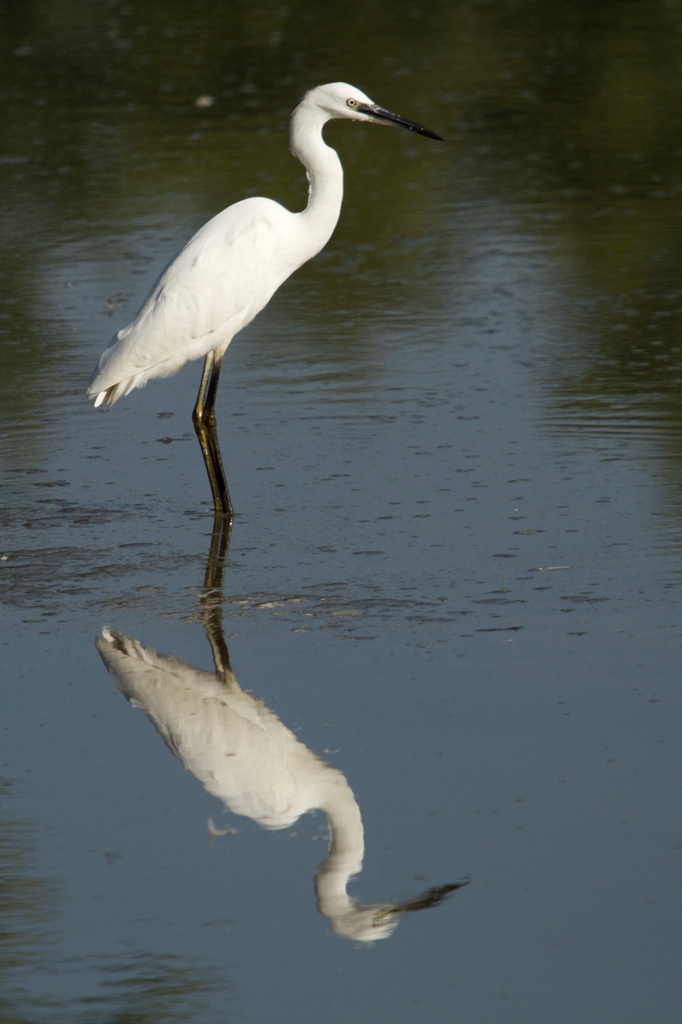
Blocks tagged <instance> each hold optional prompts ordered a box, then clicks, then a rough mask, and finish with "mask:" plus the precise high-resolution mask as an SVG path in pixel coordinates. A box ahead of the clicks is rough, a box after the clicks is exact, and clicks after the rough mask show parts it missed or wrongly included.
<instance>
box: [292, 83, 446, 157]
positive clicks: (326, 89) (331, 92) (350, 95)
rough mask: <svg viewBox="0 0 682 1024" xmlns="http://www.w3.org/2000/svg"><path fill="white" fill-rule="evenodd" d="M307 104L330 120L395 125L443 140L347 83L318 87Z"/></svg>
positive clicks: (307, 100) (311, 92)
mask: <svg viewBox="0 0 682 1024" xmlns="http://www.w3.org/2000/svg"><path fill="white" fill-rule="evenodd" d="M304 103H306V104H308V103H310V104H314V105H315V106H317V107H319V108H320V109H321V110H323V111H324V112H325V113H326V114H327V115H328V117H330V118H335V117H346V118H349V119H350V120H351V121H372V122H373V123H374V124H395V125H399V126H400V127H401V128H407V129H408V130H409V131H411V132H417V133H418V134H419V135H427V136H428V137H429V138H430V139H439V140H440V141H441V142H442V141H443V139H442V138H441V136H440V135H436V133H435V132H432V131H429V129H428V128H423V127H422V125H420V124H417V123H416V121H408V119H407V118H406V117H401V115H400V114H394V113H392V112H391V111H390V110H386V109H385V108H384V107H380V106H378V105H377V104H376V103H374V102H373V101H372V100H371V99H370V98H369V96H366V95H365V93H364V92H363V91H362V90H361V89H356V88H355V87H354V86H352V85H348V83H347V82H330V83H329V85H318V87H317V88H316V89H311V90H310V92H308V93H306V95H305V99H304Z"/></svg>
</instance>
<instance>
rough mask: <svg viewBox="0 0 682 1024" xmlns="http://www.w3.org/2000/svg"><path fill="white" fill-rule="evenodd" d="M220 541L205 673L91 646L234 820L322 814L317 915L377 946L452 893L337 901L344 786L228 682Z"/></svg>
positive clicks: (208, 604) (354, 846)
mask: <svg viewBox="0 0 682 1024" xmlns="http://www.w3.org/2000/svg"><path fill="white" fill-rule="evenodd" d="M228 539H229V537H227V535H226V534H222V535H214V538H213V544H212V547H211V555H210V557H209V564H208V569H207V573H206V588H205V591H204V605H203V617H204V622H205V625H206V630H207V633H208V636H209V640H210V642H211V647H212V649H213V657H214V662H215V672H204V671H202V670H201V669H197V668H193V667H192V666H191V665H187V664H186V663H185V662H184V661H180V660H179V659H178V658H172V657H165V656H164V655H160V654H157V653H156V652H155V651H153V650H151V648H148V647H143V646H142V644H140V643H139V642H138V641H137V640H130V639H128V638H127V637H124V636H118V635H116V634H113V633H111V632H109V631H108V630H105V631H104V633H103V636H102V638H101V639H98V640H97V641H96V644H97V649H98V651H99V653H100V655H101V656H102V660H103V661H104V663H105V665H106V666H107V668H108V670H109V672H110V673H111V676H112V677H113V679H114V682H115V683H116V686H117V687H118V688H119V690H121V692H122V693H124V694H125V696H126V697H127V698H128V700H130V702H131V703H132V704H134V705H135V706H136V707H139V708H142V710H143V711H144V712H145V714H146V715H147V717H148V718H150V719H151V721H152V722H153V723H154V725H155V726H156V728H157V729H158V731H159V732H160V733H161V735H162V737H163V738H164V740H165V741H166V744H167V745H168V747H169V748H170V749H171V751H172V752H173V753H174V754H175V755H176V756H177V757H179V758H180V760H181V761H182V763H183V764H184V766H185V767H186V768H188V769H189V770H190V771H191V772H192V773H193V774H194V775H195V776H196V777H197V778H198V779H199V781H200V782H201V783H202V784H203V785H204V787H205V788H206V789H207V790H208V792H209V793H211V794H212V795H213V796H216V797H218V798H219V799H220V800H222V801H223V802H224V803H225V804H226V805H227V807H228V808H229V809H230V810H231V811H233V812H234V813H235V814H243V815H245V816H246V817H249V818H252V819H253V820H254V821H257V822H258V823H259V824H261V825H263V826H264V827H265V828H271V829H279V828H286V827H288V826H290V825H293V823H294V822H295V821H296V820H297V819H298V818H299V817H300V815H302V814H304V813H305V812H306V811H311V810H315V809H318V808H319V809H321V810H323V811H324V812H325V813H326V815H327V818H328V821H329V829H330V847H329V855H328V856H327V857H326V858H325V860H324V861H323V862H322V864H320V870H319V873H318V875H317V878H316V880H315V887H316V891H317V899H318V906H319V908H320V911H321V912H322V913H323V914H324V915H325V916H326V917H328V918H329V919H330V921H331V923H332V927H333V929H334V931H335V932H337V933H338V934H339V935H345V936H347V937H349V938H354V939H358V940H360V941H362V942H369V941H373V940H375V939H381V938H386V936H388V935H390V934H391V932H392V931H393V930H394V928H395V927H396V925H397V923H398V921H399V918H400V915H401V914H402V913H403V912H405V911H410V910H420V909H423V908H425V907H429V906H433V905H435V904H437V903H439V902H440V901H441V900H442V899H443V898H444V897H445V896H446V895H447V893H449V892H451V891H452V890H454V889H456V888H458V886H457V885H445V886H441V887H439V888H435V889H429V890H427V892H425V893H422V894H421V895H420V896H418V897H415V898H414V899H411V900H405V901H403V902H398V903H382V904H375V905H367V904H364V905H363V904H361V903H359V902H357V901H356V900H354V899H353V898H352V897H350V896H349V895H348V893H347V892H346V887H347V884H348V881H349V879H350V878H351V877H352V876H353V875H355V874H357V873H358V872H359V871H360V869H361V867H362V858H363V855H364V849H365V847H364V833H363V827H362V818H361V816H360V808H359V807H358V804H357V801H356V799H355V797H354V795H353V792H352V790H351V788H350V786H349V785H348V782H347V781H346V779H345V776H344V775H343V774H342V773H341V772H340V771H338V770H337V769H336V768H331V767H330V766H329V765H328V764H326V763H325V762H324V761H323V760H322V759H321V758H320V757H318V756H317V755H316V754H313V752H312V751H311V750H309V749H308V748H307V747H306V746H305V745H304V744H303V743H301V742H300V740H298V739H297V738H296V737H295V736H294V734H293V733H292V732H291V730H289V729H287V727H286V726H285V725H284V724H283V723H282V722H281V721H280V720H279V718H278V717H277V715H275V714H274V712H272V711H270V709H269V708H267V707H266V706H265V704H263V702H262V701H260V700H257V699H256V698H255V697H253V696H252V695H251V694H249V693H246V692H245V691H244V690H242V688H241V687H240V686H239V683H238V682H237V680H236V679H235V676H234V673H233V672H232V669H231V667H230V662H229V655H228V650H227V645H226V643H225V639H224V636H223V632H222V628H221V624H220V607H219V600H218V598H219V593H220V584H221V582H222V572H223V569H224V557H225V553H226V546H227V541H228ZM214 831H217V830H215V829H214ZM460 884H461V883H460Z"/></svg>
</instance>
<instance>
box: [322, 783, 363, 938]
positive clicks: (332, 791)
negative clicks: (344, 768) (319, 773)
mask: <svg viewBox="0 0 682 1024" xmlns="http://www.w3.org/2000/svg"><path fill="white" fill-rule="evenodd" d="M330 782H331V783H332V785H331V786H329V783H330ZM327 785H328V786H329V789H328V792H327V794H326V795H325V796H326V798H325V800H324V801H323V802H321V804H320V806H321V807H322V809H323V810H324V811H325V812H326V815H327V818H328V820H329V829H330V832H331V843H330V847H329V855H328V856H327V857H325V859H324V860H323V861H322V863H321V864H320V870H319V873H318V875H317V878H316V879H315V889H316V890H317V898H318V903H319V908H320V911H321V912H322V913H323V914H324V915H325V917H331V918H335V917H338V916H340V915H343V914H344V913H345V912H347V911H348V910H350V909H351V908H352V906H353V903H352V901H351V898H350V897H349V896H348V894H347V892H346V885H347V884H348V880H349V879H350V878H352V877H353V875H356V874H357V873H358V872H359V871H360V869H361V868H362V858H363V856H364V853H365V841H364V832H363V828H362V818H361V817H360V808H359V807H358V805H357V801H356V799H355V797H354V796H353V791H352V790H351V788H350V786H349V785H348V783H347V782H346V780H345V778H344V777H343V775H341V773H340V772H338V773H337V772H334V776H333V777H332V776H329V777H328V779H327Z"/></svg>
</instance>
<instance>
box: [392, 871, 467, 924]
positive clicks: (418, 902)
mask: <svg viewBox="0 0 682 1024" xmlns="http://www.w3.org/2000/svg"><path fill="white" fill-rule="evenodd" d="M468 884H469V879H468V878H467V879H465V880H464V881H462V882H455V884H454V885H438V886H435V887H434V888H433V889H426V891H425V892H422V893H420V894H419V896H412V897H411V898H410V899H408V900H402V901H401V902H400V903H394V904H393V905H392V906H391V907H389V908H387V909H386V910H384V911H383V913H381V914H378V915H377V916H376V918H375V922H376V924H380V923H383V922H384V921H385V920H386V918H387V917H389V916H390V915H391V914H405V913H407V912H408V911H410V910H428V908H429V907H436V906H437V905H438V904H439V903H442V901H443V900H444V899H445V898H446V896H449V895H450V893H451V892H454V891H455V889H461V888H462V886H464V885H468Z"/></svg>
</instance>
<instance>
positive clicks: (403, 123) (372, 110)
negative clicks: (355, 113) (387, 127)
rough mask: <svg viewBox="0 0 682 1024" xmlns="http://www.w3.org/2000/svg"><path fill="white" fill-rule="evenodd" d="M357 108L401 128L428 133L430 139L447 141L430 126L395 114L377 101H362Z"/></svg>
mask: <svg viewBox="0 0 682 1024" xmlns="http://www.w3.org/2000/svg"><path fill="white" fill-rule="evenodd" d="M357 110H359V112H360V113H361V114H369V116H370V117H373V118H376V119H377V121H388V122H389V124H399V125H400V127H401V128H407V130H408V131H410V132H417V134H418V135H426V136H427V138H429V139H438V141H439V142H445V139H444V138H443V137H442V135H436V133H435V132H432V131H429V129H428V128H424V127H422V125H420V124H417V122H416V121H408V120H407V118H406V117H401V116H400V114H393V113H391V111H390V110H384V108H383V107H378V106H377V105H376V103H361V104H360V106H359V107H357Z"/></svg>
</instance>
